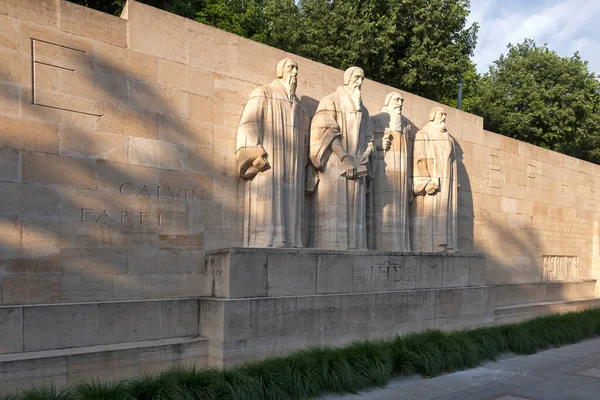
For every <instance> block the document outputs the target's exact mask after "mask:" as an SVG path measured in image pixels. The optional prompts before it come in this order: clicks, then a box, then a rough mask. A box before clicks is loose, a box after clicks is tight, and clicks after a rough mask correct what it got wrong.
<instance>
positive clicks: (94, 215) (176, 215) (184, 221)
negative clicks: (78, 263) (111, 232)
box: [81, 208, 188, 226]
mask: <svg viewBox="0 0 600 400" xmlns="http://www.w3.org/2000/svg"><path fill="white" fill-rule="evenodd" d="M111 212H112V211H111ZM81 222H95V223H97V224H98V223H103V224H108V225H114V224H117V225H137V224H138V223H139V225H146V226H152V225H157V226H182V225H188V214H187V213H185V212H168V213H165V212H158V213H150V212H146V211H126V210H124V211H118V215H116V214H115V213H114V212H113V214H112V215H111V214H110V213H109V212H108V210H102V211H101V212H100V211H96V209H94V208H82V209H81Z"/></svg>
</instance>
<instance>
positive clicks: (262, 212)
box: [236, 58, 310, 247]
mask: <svg viewBox="0 0 600 400" xmlns="http://www.w3.org/2000/svg"><path fill="white" fill-rule="evenodd" d="M297 74H298V64H297V63H296V61H294V60H292V59H291V58H286V59H284V60H281V61H280V62H279V64H278V65H277V79H275V80H274V81H273V82H271V83H270V84H268V85H266V86H261V87H259V88H257V89H255V90H254V91H253V92H252V94H251V95H250V99H249V100H248V102H247V103H246V107H245V108H244V112H243V114H242V119H241V121H240V126H239V128H238V134H237V146H236V148H237V159H238V168H239V170H238V172H239V175H240V177H242V178H243V179H245V180H246V194H245V205H244V207H245V209H244V246H246V247H303V246H304V244H303V226H302V221H303V208H304V207H303V204H304V182H305V168H306V166H307V163H308V159H307V156H308V129H309V123H310V119H309V116H308V113H307V112H306V110H305V108H304V107H303V105H302V103H301V102H300V99H299V98H298V97H297V96H296V86H297Z"/></svg>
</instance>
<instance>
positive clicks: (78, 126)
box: [0, 0, 600, 397]
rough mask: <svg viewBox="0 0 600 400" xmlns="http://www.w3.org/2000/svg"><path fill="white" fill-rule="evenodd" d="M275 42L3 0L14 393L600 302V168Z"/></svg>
mask: <svg viewBox="0 0 600 400" xmlns="http://www.w3.org/2000/svg"><path fill="white" fill-rule="evenodd" d="M283 54H289V53H284V52H283V51H281V50H279V49H275V48H272V47H269V46H265V45H263V44H261V43H256V42H254V41H252V40H249V39H246V38H242V37H238V36H236V35H234V34H231V33H228V32H224V31H221V30H219V29H215V28H214V27H210V26H206V25H203V24H201V23H198V22H195V21H191V20H189V19H185V18H183V17H180V16H177V15H174V14H170V13H168V12H166V11H162V10H159V9H157V8H153V7H150V6H148V5H146V4H143V3H141V2H138V1H135V0H127V3H126V5H125V8H124V11H123V14H122V17H117V16H114V15H109V14H104V13H101V12H98V11H95V10H91V9H88V8H86V7H83V6H80V5H77V4H74V3H72V2H70V1H67V0H8V1H7V0H0V59H1V60H2V62H0V81H1V82H0V233H1V235H0V305H1V307H0V392H1V394H0V397H2V396H3V395H4V394H5V393H6V394H8V393H11V392H16V391H19V390H22V389H26V388H29V387H39V386H41V385H49V384H52V385H54V386H56V387H62V386H64V385H70V384H72V383H74V382H77V381H91V380H95V381H97V380H101V381H108V380H111V379H123V378H129V377H133V376H139V375H144V374H147V373H152V374H154V373H159V372H160V371H162V370H166V369H168V368H170V367H172V366H174V365H188V366H189V365H196V366H197V367H203V366H207V365H208V366H229V365H233V364H238V363H240V362H243V361H245V360H256V359H260V358H264V357H268V356H278V355H283V354H287V353H289V352H291V351H294V350H296V349H300V348H305V347H308V346H340V345H343V344H346V343H351V342H352V341H356V340H365V339H373V340H375V339H381V338H393V337H395V335H398V334H404V333H405V332H410V331H419V330H423V329H442V330H451V329H465V328H472V327H473V328H474V327H480V326H484V325H489V324H499V323H507V322H516V321H521V320H523V319H527V318H530V317H533V316H535V315H540V314H547V313H551V312H564V311H576V310H582V309H585V308H589V307H599V306H600V297H598V293H600V292H599V290H600V283H598V281H600V268H599V267H598V266H600V221H599V220H600V218H599V217H600V207H599V205H600V190H598V185H599V184H600V183H599V182H600V166H599V165H595V164H592V163H588V162H585V161H583V160H578V159H575V158H572V157H568V156H565V155H561V154H559V153H556V152H552V151H549V150H546V149H542V148H539V147H536V146H533V145H530V144H527V143H523V142H519V141H517V140H514V139H511V138H508V137H506V136H501V135H497V134H495V133H493V132H488V131H486V130H484V129H483V119H482V118H481V117H478V116H475V115H471V114H468V113H465V112H462V111H460V110H452V111H451V114H449V115H451V118H452V119H451V121H450V122H452V128H451V132H450V133H452V135H453V137H451V136H450V135H449V132H447V131H446V128H445V122H444V119H445V117H446V115H445V112H444V110H443V109H441V108H434V109H433V110H432V113H431V118H429V120H430V121H429V123H427V124H426V125H425V123H426V122H427V120H428V116H427V113H428V111H429V110H430V109H431V108H432V107H433V106H432V105H431V104H432V102H431V101H429V100H426V99H423V98H420V97H419V96H417V95H409V94H408V93H406V92H403V95H404V96H405V98H406V103H404V104H403V106H404V107H403V109H401V106H402V99H401V96H400V95H399V94H398V93H397V91H398V90H397V89H392V88H390V87H389V86H386V85H383V84H380V83H377V82H374V81H370V82H368V85H369V86H368V87H369V90H368V91H365V92H361V85H362V83H363V79H364V72H363V71H362V70H361V69H360V68H356V67H353V68H350V69H349V70H347V71H346V72H345V73H344V71H339V70H336V69H334V68H331V67H329V66H326V65H322V64H319V63H316V62H313V61H310V60H308V59H305V58H301V57H296V56H293V55H289V57H293V58H295V60H296V61H294V60H291V59H289V58H286V59H285V60H282V61H281V62H280V60H281V59H282V58H284V57H288V56H287V55H286V56H283ZM278 62H279V65H278ZM296 62H297V63H296ZM276 65H278V68H277V79H275V80H274V81H273V78H274V76H273V72H274V71H273V69H274V67H275V66H276ZM298 66H300V69H301V70H302V71H303V72H302V75H301V77H302V78H303V79H299V80H297V79H296V78H297V73H298ZM338 81H339V82H342V81H343V83H344V85H343V86H341V87H339V88H337V90H336V87H337V86H338V84H337V82H338ZM268 82H271V83H270V84H268V85H266V86H265V83H268ZM296 82H298V88H299V89H298V91H302V94H303V95H306V96H307V97H302V99H303V103H304V106H306V108H307V109H308V110H309V115H310V116H312V113H313V112H314V111H315V110H316V109H317V107H316V103H317V101H314V102H313V101H311V100H312V99H313V98H314V99H317V100H318V99H322V101H321V104H320V105H319V106H318V111H317V112H316V115H315V117H314V119H313V126H312V129H311V131H310V135H309V127H308V123H309V119H308V117H309V115H307V112H306V111H305V108H304V107H303V105H302V104H301V103H300V101H299V100H298V97H297V96H296V95H295V93H294V92H295V87H296ZM390 92H393V93H391V94H390V95H388V96H387V98H386V99H385V107H384V108H383V110H382V112H381V113H379V114H378V115H377V116H375V117H374V119H371V118H370V116H369V113H368V112H367V109H366V108H365V107H364V106H363V101H362V100H364V104H373V105H375V106H374V107H376V108H377V110H379V109H380V108H379V107H380V105H381V104H382V103H383V102H384V98H385V97H386V96H385V95H386V94H387V93H390ZM250 94H251V95H250ZM361 94H362V98H361ZM249 95H250V99H249V100H248V96H249ZM409 96H410V97H409ZM305 99H306V100H305ZM372 110H373V109H372ZM242 114H243V115H242ZM402 114H404V115H402ZM403 118H404V120H405V121H409V120H410V121H414V125H417V124H419V125H417V126H418V128H419V129H420V128H421V127H422V130H421V131H419V133H418V134H417V135H416V145H415V143H414V141H413V137H412V134H413V132H412V131H411V132H410V133H411V136H409V137H407V136H406V132H407V129H406V128H405V126H404V124H403V123H402V119H403ZM240 121H241V123H240ZM238 123H240V124H239V125H238ZM423 125H425V126H424V127H423ZM416 130H417V129H415V130H414V131H415V132H416ZM309 136H310V138H311V140H312V142H310V146H309V141H308V138H309ZM408 139H410V140H408ZM370 143H373V144H372V145H370ZM374 147H375V148H374ZM413 147H414V151H413ZM309 150H310V153H309ZM413 154H414V162H413V160H412V158H411V157H413ZM309 155H310V157H309ZM309 160H310V161H309ZM313 164H314V166H313ZM315 167H317V168H318V170H317V169H316V168H315ZM457 167H458V168H459V171H460V173H459V174H457ZM305 168H306V169H305ZM305 171H306V172H305ZM457 175H459V178H460V184H461V193H460V194H461V198H460V201H461V203H460V209H459V211H460V215H459V217H458V221H459V222H460V225H459V227H457V223H456V222H457V189H458V184H457ZM413 183H414V188H415V190H414V191H413ZM367 189H368V190H367ZM306 192H312V193H313V194H315V196H314V197H307V196H306ZM415 194H416V196H415ZM407 196H408V198H407ZM373 200H377V203H376V205H377V210H376V211H377V212H378V213H379V214H378V215H377V218H378V226H377V227H376V228H377V229H376V230H374V229H372V230H370V231H369V232H368V233H369V234H368V238H369V243H368V244H367V232H365V231H366V226H365V225H366V224H367V221H368V223H369V228H372V227H373V226H374V225H375V224H374V223H373V221H374V219H375V218H374V214H373V213H372V212H371V210H372V207H373ZM408 200H412V203H411V204H410V213H411V214H410V218H409V221H410V250H412V251H413V252H405V251H402V252H400V251H396V250H407V249H408V245H409V243H408V242H409V241H408V238H407V236H408V234H407V225H406V203H407V202H408ZM309 203H310V209H309V210H307V209H305V210H303V209H302V208H303V207H302V205H303V204H309ZM367 203H369V204H368V206H367ZM306 211H310V215H308V214H309V213H308V212H306ZM365 214H366V215H365ZM303 218H304V219H303ZM367 218H368V219H367ZM313 221H314V222H316V225H315V226H314V229H313V226H312V225H311V224H312V223H313ZM303 224H304V232H303ZM242 227H244V228H245V229H242ZM307 228H310V229H307ZM457 230H458V233H459V234H460V243H459V245H460V253H456V254H448V253H451V252H455V251H456V241H457V240H456V239H457ZM374 231H375V233H377V234H378V235H379V236H378V237H377V243H376V244H374V243H375V241H374V240H372V241H371V239H373V236H374V235H373V234H372V233H373V232H374ZM303 234H304V235H303ZM313 235H314V241H312V237H313ZM307 238H311V239H310V240H307ZM248 246H256V247H259V248H250V247H248ZM269 246H271V247H269ZM292 246H296V247H301V246H304V248H277V247H292ZM306 247H314V248H306ZM366 248H369V250H368V251H363V250H364V249H366ZM346 249H348V250H346ZM356 249H360V251H357V250H356ZM418 251H427V252H428V253H424V252H423V253H418ZM432 251H436V253H431V252H432ZM444 251H445V252H444Z"/></svg>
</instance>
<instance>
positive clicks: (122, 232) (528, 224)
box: [0, 43, 542, 304]
mask: <svg viewBox="0 0 600 400" xmlns="http://www.w3.org/2000/svg"><path fill="white" fill-rule="evenodd" d="M52 46H53V45H52V44H48V43H45V44H39V45H38V47H36V50H37V51H39V56H40V60H41V61H44V60H45V61H44V62H47V61H52V62H54V63H57V62H56V61H55V60H54V61H53V59H52V57H57V58H58V60H59V61H60V62H61V65H62V66H63V67H64V66H65V65H67V66H72V70H65V69H61V68H57V67H56V66H53V65H43V64H36V70H35V76H34V80H32V81H30V82H27V83H23V82H22V81H19V80H15V79H14V72H13V71H11V70H10V69H9V68H8V66H7V65H6V64H0V81H2V82H6V83H7V84H8V85H14V87H19V93H20V94H19V96H17V98H18V99H20V102H21V106H20V108H21V110H20V114H19V112H12V114H11V112H10V111H9V113H8V115H7V116H6V120H7V121H8V122H7V125H6V126H8V127H7V128H4V129H6V130H7V133H8V135H7V136H6V139H4V140H2V145H4V146H6V147H8V148H13V149H17V150H15V151H14V153H15V154H14V155H15V160H16V161H15V162H16V163H18V162H20V163H21V164H22V168H21V170H20V172H19V175H18V176H15V177H13V178H8V179H5V178H2V179H3V181H2V182H0V188H1V190H0V209H1V214H2V216H0V218H1V221H2V222H1V223H2V226H4V227H5V229H3V230H4V231H7V232H9V233H8V234H6V235H3V238H2V239H0V271H1V272H0V273H1V278H2V282H3V283H2V285H3V301H4V304H30V303H55V302H77V301H97V300H125V299H145V298H159V297H160V298H170V297H185V296H200V295H202V294H203V284H204V282H202V279H201V275H200V272H201V271H200V270H201V268H203V265H204V262H203V255H204V251H205V250H206V249H210V248H219V247H227V246H237V245H240V244H241V238H242V215H241V210H243V208H242V207H240V204H239V199H241V198H243V196H242V194H243V193H242V192H243V190H244V189H243V186H244V185H243V182H241V181H240V180H239V179H238V178H237V176H235V173H234V171H235V156H234V154H233V152H234V150H235V149H234V144H233V143H234V142H235V127H234V126H229V127H227V128H228V130H227V131H226V133H224V134H220V135H217V133H216V132H215V129H216V128H215V126H214V125H213V122H214V119H216V118H217V115H218V114H219V112H220V111H222V110H220V107H222V105H221V104H218V103H216V102H215V101H214V98H213V97H212V96H213V95H212V93H207V96H196V97H201V98H198V99H196V98H195V101H200V102H202V101H205V102H206V103H205V108H204V109H202V108H200V109H201V110H202V111H203V112H205V111H206V110H208V113H209V114H212V115H211V116H210V117H206V118H204V116H202V115H190V114H189V113H188V111H187V110H186V109H185V107H186V105H187V103H186V101H184V99H183V97H185V96H190V98H191V96H192V94H190V93H187V92H185V91H183V92H182V93H179V92H175V91H173V90H171V89H170V88H168V87H163V86H160V87H159V86H157V85H152V84H150V83H148V82H146V81H145V79H144V76H140V75H139V74H133V73H132V72H131V71H128V70H127V69H125V68H122V67H120V66H117V65H115V64H114V63H113V62H111V61H110V60H109V59H108V58H107V57H103V56H102V55H101V54H99V53H97V54H95V55H94V56H90V55H87V54H85V55H82V54H81V53H77V52H69V51H67V50H64V49H61V50H56V48H55V47H52ZM30 55H31V54H30ZM44 57H46V58H44ZM86 57H88V58H86ZM25 61H26V62H27V63H29V65H31V60H25ZM24 65H27V64H26V63H25V64H24ZM73 70H74V71H73ZM29 72H30V71H29ZM209 75H210V76H211V79H212V76H213V74H212V73H209ZM265 83H266V82H265ZM33 85H35V98H36V103H38V104H41V105H46V106H51V107H44V106H41V105H32V104H31V99H32V96H33V95H34V94H33V93H31V90H32V87H33ZM235 90H238V91H239V90H241V89H239V88H236V89H235ZM11 93H13V95H11ZM238 94H240V93H238ZM248 94H249V92H248V93H241V94H240V95H241V96H240V97H243V98H247V96H248ZM178 95H181V96H182V97H178ZM0 96H3V97H4V98H5V99H4V101H3V102H4V103H12V102H14V101H15V100H16V98H15V97H14V92H10V91H8V90H2V91H0ZM90 98H92V99H94V100H90ZM188 100H189V99H188ZM302 102H303V104H304V106H305V107H306V108H307V110H308V111H309V114H310V115H311V116H312V115H314V113H315V111H316V109H317V106H318V102H319V101H318V100H317V99H314V98H311V97H308V96H303V97H302ZM242 107H243V105H241V104H240V105H239V107H238V108H236V110H235V111H233V112H232V113H233V114H235V113H238V114H237V115H235V118H237V120H239V113H241V109H242ZM67 110H70V111H67ZM186 113H187V114H188V115H187V116H186V117H181V115H182V114H186ZM20 118H23V120H27V121H31V124H30V125H27V124H28V123H29V122H27V123H25V122H20V120H19V119H20ZM408 122H409V123H410V124H411V126H412V130H411V136H413V137H414V134H415V133H416V131H417V130H418V128H419V127H420V126H419V125H418V124H416V123H415V122H414V121H408ZM13 132H14V133H13ZM22 132H27V134H22ZM32 132H35V133H32ZM34 134H35V135H37V136H34ZM19 135H20V136H21V137H17V136H19ZM44 135H45V136H44ZM53 135H54V136H53ZM455 144H456V150H457V164H458V169H459V183H460V185H461V188H460V191H459V213H458V215H459V221H458V227H459V228H458V230H459V250H460V251H461V252H469V253H471V252H472V253H484V254H490V249H491V248H492V247H494V248H498V247H502V248H503V252H502V253H503V254H506V255H507V258H506V259H503V258H499V257H495V258H490V259H488V270H489V271H490V274H492V275H493V278H494V279H493V281H494V282H512V281H513V280H512V279H511V274H512V273H513V272H515V273H516V271H517V269H518V270H519V274H520V275H521V276H523V270H524V269H526V270H527V274H526V276H527V279H526V280H527V281H529V282H539V281H540V280H541V277H542V266H541V265H540V262H539V257H538V255H536V254H535V252H534V251H533V247H532V246H531V245H530V244H531V243H539V241H540V239H539V238H538V237H537V236H538V235H537V233H536V231H535V230H534V229H533V227H532V219H531V217H529V216H526V215H522V216H518V218H516V219H515V220H514V221H511V222H510V223H508V224H507V221H505V220H502V219H497V215H495V214H494V213H493V212H491V211H490V210H486V209H485V208H481V209H478V210H476V209H475V208H474V200H473V190H472V187H471V182H470V179H469V176H468V174H467V171H466V168H465V165H464V163H463V158H464V152H463V149H462V148H461V146H460V143H458V142H457V141H455ZM7 159H8V158H7ZM310 201H311V200H310V198H307V199H306V202H307V207H306V210H308V211H309V212H307V213H306V214H305V215H306V219H307V221H310V220H312V218H311V217H312V216H311V214H310V210H312V209H313V208H312V207H310ZM476 220H477V222H478V224H480V225H482V226H483V228H482V232H483V233H484V234H482V237H475V228H474V227H475V221H476ZM306 226H310V224H308V223H307V224H306ZM507 226H512V227H513V228H515V229H507ZM307 235H308V236H310V232H307ZM231 238H235V239H233V240H232V239H231ZM496 254H498V253H496ZM507 260H510V261H507ZM515 260H521V263H519V262H515Z"/></svg>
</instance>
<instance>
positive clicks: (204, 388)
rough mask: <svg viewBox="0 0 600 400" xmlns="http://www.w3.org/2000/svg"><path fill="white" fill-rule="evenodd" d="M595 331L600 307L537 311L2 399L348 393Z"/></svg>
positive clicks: (234, 398)
mask: <svg viewBox="0 0 600 400" xmlns="http://www.w3.org/2000/svg"><path fill="white" fill-rule="evenodd" d="M599 334H600V309H589V310H585V311H580V312H572V313H566V314H556V315H549V316H542V317H537V318H534V319H531V320H529V321H525V322H521V323H516V324H508V325H498V326H492V327H486V328H479V329H474V330H463V331H453V332H443V331H439V330H428V331H424V332H419V333H410V334H408V335H405V336H396V337H395V338H393V339H390V340H378V341H364V342H355V343H352V344H350V345H348V346H344V347H336V348H327V347H325V348H321V347H319V348H309V349H306V350H300V351H296V352H294V353H291V354H290V355H287V356H283V357H273V358H268V359H265V360H262V361H255V362H250V363H246V364H242V365H239V366H236V367H232V368H227V369H219V368H202V369H199V368H194V367H192V368H184V367H174V368H171V369H169V370H167V371H165V372H163V373H161V374H156V375H146V376H143V377H139V378H134V379H129V380H122V381H118V382H81V383H77V384H74V385H72V386H70V387H68V388H66V389H56V388H54V387H43V388H40V389H35V390H28V391H25V392H23V393H21V394H19V395H9V396H5V397H3V398H2V399H3V400H213V399H214V400H229V399H230V400H242V399H243V400H254V399H256V400H259V399H260V400H262V399H265V400H282V399H309V398H312V397H315V396H318V395H320V394H323V393H326V392H336V393H346V392H350V393H355V392H357V391H358V390H361V389H365V388H369V387H374V386H384V385H385V384H386V383H387V382H388V381H389V380H390V379H391V378H393V377H396V376H400V375H406V374H421V375H423V376H425V377H434V376H437V375H439V374H440V373H442V372H445V371H453V370H459V369H465V368H471V367H475V366H477V365H478V364H479V363H481V362H482V361H486V360H495V359H496V357H498V356H499V355H500V354H502V353H505V352H509V351H510V352H514V353H518V354H532V353H535V352H536V351H539V350H542V349H546V348H548V347H550V346H561V345H565V344H569V343H576V342H578V341H581V340H583V339H586V338H591V337H594V336H596V335H599Z"/></svg>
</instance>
